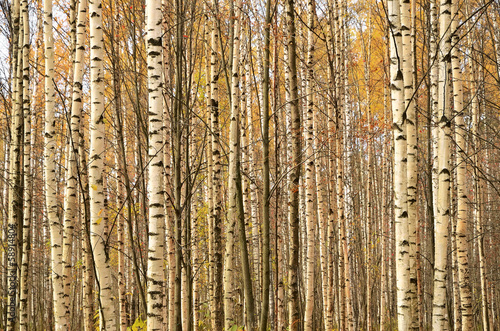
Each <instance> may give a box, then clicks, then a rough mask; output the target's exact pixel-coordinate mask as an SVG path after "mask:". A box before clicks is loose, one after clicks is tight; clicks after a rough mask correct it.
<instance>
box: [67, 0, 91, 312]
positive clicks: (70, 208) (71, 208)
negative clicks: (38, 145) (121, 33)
mask: <svg viewBox="0 0 500 331" xmlns="http://www.w3.org/2000/svg"><path fill="white" fill-rule="evenodd" d="M86 20H87V0H81V1H80V2H79V7H78V24H77V30H76V43H75V48H74V49H75V54H74V62H73V90H72V99H71V119H70V130H69V131H70V139H69V155H68V163H69V167H68V171H67V172H66V192H65V199H64V216H63V217H64V235H63V252H62V254H63V255H62V259H63V261H62V263H63V267H64V269H63V282H64V284H63V287H64V309H65V312H64V313H65V315H66V318H67V319H69V318H70V309H71V307H70V295H71V284H72V278H71V274H72V269H73V267H72V264H71V256H72V249H73V230H74V227H75V218H76V217H77V216H78V215H77V208H75V207H76V206H77V191H78V172H79V165H78V164H77V162H78V161H79V155H78V152H79V139H80V117H81V112H82V108H83V103H82V78H83V56H84V53H85V46H84V44H85V33H86V31H85V26H86Z"/></svg>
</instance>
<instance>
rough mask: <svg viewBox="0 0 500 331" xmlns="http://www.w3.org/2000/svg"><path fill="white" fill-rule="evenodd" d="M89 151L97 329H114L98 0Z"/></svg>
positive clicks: (93, 17) (97, 4)
mask: <svg viewBox="0 0 500 331" xmlns="http://www.w3.org/2000/svg"><path fill="white" fill-rule="evenodd" d="M89 12H90V83H91V85H90V90H91V105H90V106H91V108H90V154H89V161H90V164H89V197H90V222H91V223H90V232H91V244H92V253H93V256H94V263H95V270H96V281H97V284H98V290H99V296H98V297H99V300H98V302H99V328H100V329H101V330H115V329H116V314H115V307H114V301H115V298H114V296H113V292H112V288H111V287H112V283H113V279H112V276H111V263H110V256H109V254H110V247H109V245H108V237H107V233H106V227H105V225H106V224H105V223H106V222H105V219H106V218H107V210H106V208H105V205H104V203H105V194H104V185H103V184H104V181H103V180H104V178H103V170H104V151H105V149H104V141H105V139H104V138H105V137H104V136H105V125H104V71H103V70H104V66H103V56H104V54H103V31H102V3H101V0H94V1H92V2H90V6H89Z"/></svg>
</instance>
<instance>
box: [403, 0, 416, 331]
mask: <svg viewBox="0 0 500 331" xmlns="http://www.w3.org/2000/svg"><path fill="white" fill-rule="evenodd" d="M411 31H412V26H411V6H410V0H403V1H402V2H401V33H402V38H401V39H402V48H401V50H402V58H403V59H402V60H403V61H402V62H403V63H402V66H403V68H402V69H403V84H404V85H403V86H404V92H403V93H404V95H403V97H404V107H405V111H406V123H405V124H406V134H407V141H406V142H407V145H406V152H407V184H406V185H407V210H408V219H407V222H408V223H407V224H408V225H407V227H408V241H409V250H408V252H409V256H408V258H409V261H408V262H409V264H408V269H409V282H410V283H409V289H408V290H409V300H410V301H409V305H410V307H409V308H410V313H411V320H410V329H411V330H418V313H417V279H416V276H417V274H416V272H415V271H416V269H415V251H416V249H415V248H416V245H415V238H416V224H417V209H418V202H417V179H418V178H417V116H416V111H415V110H416V109H415V101H414V90H413V70H414V68H413V56H412V54H413V45H412V36H411Z"/></svg>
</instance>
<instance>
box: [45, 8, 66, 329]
mask: <svg viewBox="0 0 500 331" xmlns="http://www.w3.org/2000/svg"><path fill="white" fill-rule="evenodd" d="M43 28H44V36H45V141H44V142H45V158H44V160H45V163H44V167H45V199H46V205H47V207H46V208H47V217H48V220H49V224H50V242H51V251H52V254H51V256H52V262H51V266H52V286H53V289H54V290H53V291H54V292H53V301H54V317H55V330H65V329H66V328H67V327H68V325H67V320H66V316H65V309H64V287H63V286H64V284H63V278H62V276H63V264H62V253H63V252H62V237H61V232H62V226H61V223H60V221H59V216H58V211H57V208H58V206H57V192H56V186H57V184H56V159H55V156H56V136H55V135H56V126H55V124H56V118H55V111H54V108H55V100H54V98H55V90H54V36H53V31H52V0H45V1H44V25H43Z"/></svg>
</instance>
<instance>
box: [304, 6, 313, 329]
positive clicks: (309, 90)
mask: <svg viewBox="0 0 500 331" xmlns="http://www.w3.org/2000/svg"><path fill="white" fill-rule="evenodd" d="M307 7H308V8H307V26H308V30H307V31H308V32H307V77H306V80H307V83H306V84H307V85H306V100H307V110H306V127H305V130H306V135H305V145H306V146H305V148H306V154H305V155H306V158H307V161H306V164H305V176H306V183H305V184H306V232H307V255H306V260H305V261H306V274H305V286H306V296H305V303H306V306H305V312H304V330H306V331H309V330H312V328H313V312H314V265H315V262H316V261H315V260H314V259H315V225H316V224H315V223H316V212H315V209H314V202H315V196H314V193H315V190H314V171H315V166H314V164H315V153H314V149H315V146H314V142H313V140H314V132H313V131H314V95H313V86H314V82H313V80H314V75H313V70H314V68H313V56H314V43H313V29H314V9H315V3H314V0H309V1H308V5H307Z"/></svg>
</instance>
